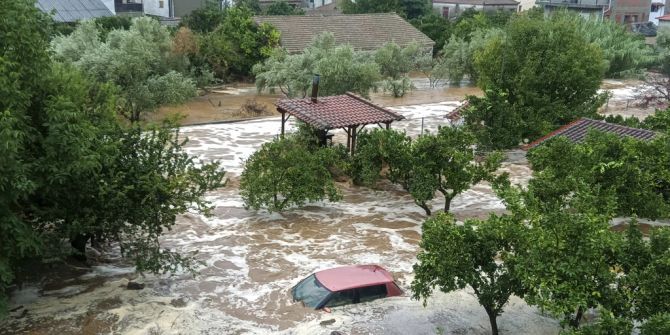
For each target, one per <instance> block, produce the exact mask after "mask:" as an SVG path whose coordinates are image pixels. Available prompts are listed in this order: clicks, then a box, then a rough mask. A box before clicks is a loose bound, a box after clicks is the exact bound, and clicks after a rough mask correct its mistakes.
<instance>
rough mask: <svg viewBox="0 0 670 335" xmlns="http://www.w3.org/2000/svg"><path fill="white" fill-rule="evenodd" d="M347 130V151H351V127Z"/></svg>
mask: <svg viewBox="0 0 670 335" xmlns="http://www.w3.org/2000/svg"><path fill="white" fill-rule="evenodd" d="M345 130H346V131H347V151H349V152H351V127H347V128H346V129H345Z"/></svg>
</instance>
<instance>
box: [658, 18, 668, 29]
mask: <svg viewBox="0 0 670 335" xmlns="http://www.w3.org/2000/svg"><path fill="white" fill-rule="evenodd" d="M661 28H670V21H665V20H663V21H658V29H661Z"/></svg>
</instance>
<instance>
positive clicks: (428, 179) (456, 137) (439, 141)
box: [351, 127, 506, 216]
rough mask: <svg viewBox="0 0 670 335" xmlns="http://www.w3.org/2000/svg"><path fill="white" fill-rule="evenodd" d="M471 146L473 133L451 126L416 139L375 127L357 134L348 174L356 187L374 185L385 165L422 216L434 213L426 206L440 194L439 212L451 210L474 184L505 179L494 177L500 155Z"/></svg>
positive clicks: (388, 176) (498, 165)
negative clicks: (454, 200)
mask: <svg viewBox="0 0 670 335" xmlns="http://www.w3.org/2000/svg"><path fill="white" fill-rule="evenodd" d="M475 144H476V141H475V137H474V136H472V134H471V133H469V132H468V131H466V130H463V129H460V128H454V127H440V128H439V129H438V131H437V132H436V133H435V134H432V133H429V132H427V133H425V134H423V135H420V136H419V137H417V138H416V139H414V140H412V139H411V138H410V137H409V136H407V135H406V134H405V133H403V132H399V131H396V130H381V129H375V130H373V131H371V132H364V133H362V134H360V135H359V138H358V148H357V150H356V154H355V155H354V157H352V164H351V173H352V176H353V178H354V181H356V182H357V183H360V184H363V185H367V186H374V185H375V184H376V182H377V181H378V180H379V179H380V178H381V177H382V176H381V172H382V170H383V169H384V167H386V168H388V173H387V175H386V177H387V178H388V179H389V180H390V181H391V182H393V183H396V184H399V185H401V186H402V187H403V189H405V191H407V192H409V194H410V195H411V196H412V198H413V199H414V202H415V203H416V204H417V205H418V206H419V207H421V208H422V209H423V210H424V211H425V212H426V215H428V216H430V215H431V213H432V212H433V210H432V209H431V206H430V202H431V201H433V200H434V199H435V195H436V194H437V193H438V192H439V193H440V194H442V196H443V198H444V205H443V206H442V208H443V210H444V211H445V212H449V210H450V208H451V202H452V200H453V199H454V198H455V197H456V196H457V195H459V194H461V193H463V192H464V191H466V190H468V189H469V188H470V187H472V186H473V185H475V184H477V183H479V182H480V181H483V180H487V181H492V182H497V181H499V180H502V179H504V178H506V175H505V174H502V175H499V176H495V175H494V172H496V170H497V169H498V168H499V167H500V164H501V162H502V158H503V156H502V154H500V153H492V154H487V155H484V154H481V155H478V153H477V152H476V151H475Z"/></svg>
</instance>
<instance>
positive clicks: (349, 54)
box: [254, 33, 380, 97]
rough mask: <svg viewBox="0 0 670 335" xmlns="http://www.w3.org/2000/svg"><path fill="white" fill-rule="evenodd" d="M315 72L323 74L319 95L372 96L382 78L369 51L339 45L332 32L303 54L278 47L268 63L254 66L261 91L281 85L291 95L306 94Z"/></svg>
mask: <svg viewBox="0 0 670 335" xmlns="http://www.w3.org/2000/svg"><path fill="white" fill-rule="evenodd" d="M315 73H318V74H320V75H321V82H320V84H319V94H320V95H323V96H327V95H337V94H343V93H345V92H347V91H351V92H355V93H358V94H360V95H363V96H368V95H369V93H370V90H376V89H377V81H378V80H379V79H380V74H379V66H378V65H377V64H376V63H375V62H374V61H373V60H372V59H371V57H370V56H369V55H368V54H366V53H362V52H356V51H354V50H353V48H352V47H351V46H349V45H336V44H335V38H334V37H333V35H332V34H330V33H324V34H322V35H320V36H319V37H317V38H316V39H315V40H314V41H313V42H312V44H311V45H310V46H309V47H307V48H306V49H305V50H304V52H303V53H301V54H294V55H289V54H288V53H287V52H286V51H285V50H283V49H277V50H275V51H274V52H273V54H272V55H271V56H270V58H268V59H267V60H266V61H265V62H264V63H260V64H257V65H256V66H254V74H255V75H256V87H257V88H258V90H259V91H262V90H264V89H269V90H270V91H271V92H272V91H273V90H274V89H275V88H279V90H280V91H281V92H282V93H283V94H284V95H286V96H288V97H305V96H306V95H307V90H308V88H309V87H310V85H311V82H312V76H313V74H315Z"/></svg>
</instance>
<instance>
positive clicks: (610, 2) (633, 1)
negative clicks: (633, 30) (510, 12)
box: [535, 0, 652, 25]
mask: <svg viewBox="0 0 670 335" xmlns="http://www.w3.org/2000/svg"><path fill="white" fill-rule="evenodd" d="M535 3H536V4H537V5H538V6H542V7H543V8H544V12H545V14H547V15H550V14H551V12H553V11H556V10H561V9H564V8H565V9H567V10H569V11H574V12H576V13H579V14H580V15H582V16H584V17H593V18H599V19H603V18H604V19H611V20H614V21H616V22H618V23H621V24H628V25H631V24H635V23H642V22H648V21H649V19H650V17H649V14H650V12H651V9H652V5H651V0H537V1H536V2H535Z"/></svg>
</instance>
